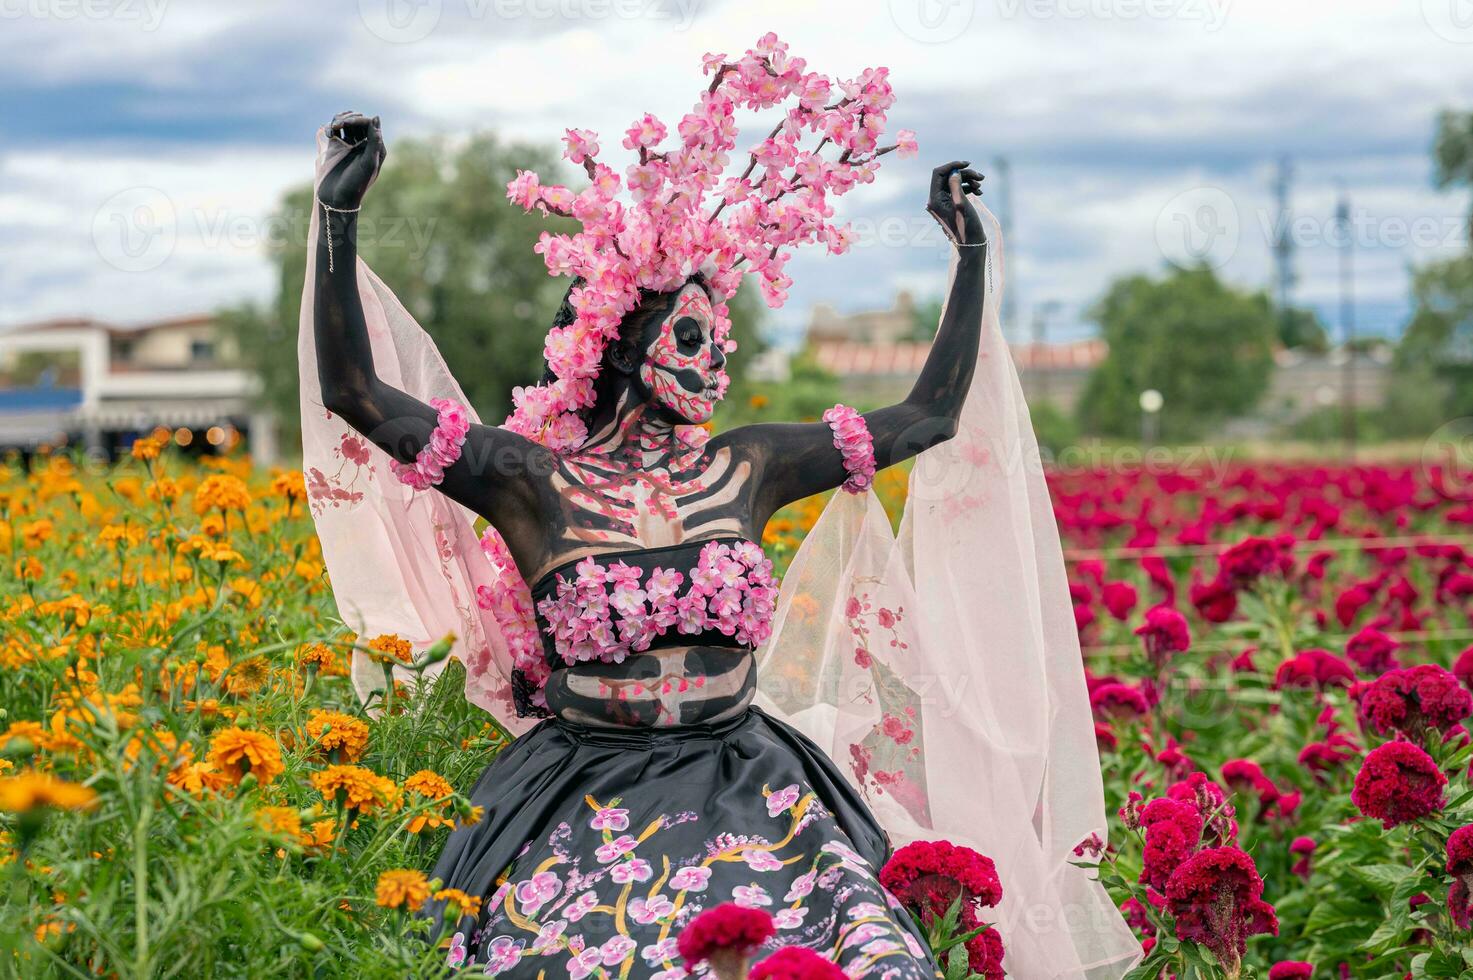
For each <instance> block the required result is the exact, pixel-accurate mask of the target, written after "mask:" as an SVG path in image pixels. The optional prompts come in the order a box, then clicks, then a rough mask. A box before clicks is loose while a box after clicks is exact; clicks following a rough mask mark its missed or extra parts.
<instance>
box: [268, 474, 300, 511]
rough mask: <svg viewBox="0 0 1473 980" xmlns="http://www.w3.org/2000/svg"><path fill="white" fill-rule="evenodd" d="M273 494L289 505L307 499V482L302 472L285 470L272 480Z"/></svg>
mask: <svg viewBox="0 0 1473 980" xmlns="http://www.w3.org/2000/svg"><path fill="white" fill-rule="evenodd" d="M271 492H272V493H274V494H276V495H277V496H278V497H285V498H286V499H287V502H288V503H294V502H296V501H298V500H305V499H307V481H306V479H305V478H304V477H303V476H302V471H301V470H284V471H282V472H280V473H277V474H276V476H274V477H272V479H271Z"/></svg>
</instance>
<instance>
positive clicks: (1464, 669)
mask: <svg viewBox="0 0 1473 980" xmlns="http://www.w3.org/2000/svg"><path fill="white" fill-rule="evenodd" d="M1453 676H1454V677H1456V678H1457V679H1458V680H1460V681H1462V682H1463V686H1464V687H1466V688H1468V689H1469V690H1473V647H1469V648H1468V649H1466V650H1464V651H1463V652H1462V653H1460V654H1458V659H1457V660H1455V661H1453Z"/></svg>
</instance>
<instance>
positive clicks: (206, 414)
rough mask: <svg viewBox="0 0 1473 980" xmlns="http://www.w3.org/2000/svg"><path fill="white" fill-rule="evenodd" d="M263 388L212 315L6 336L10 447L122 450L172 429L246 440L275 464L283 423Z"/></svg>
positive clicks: (3, 436)
mask: <svg viewBox="0 0 1473 980" xmlns="http://www.w3.org/2000/svg"><path fill="white" fill-rule="evenodd" d="M259 388H260V383H259V380H258V379H257V378H256V376H255V375H254V374H253V373H252V372H251V371H249V370H246V369H245V368H242V367H241V366H240V361H239V352H238V351H237V350H236V348H235V345H234V344H233V342H232V340H231V338H229V337H228V336H225V335H223V333H222V332H221V331H220V329H219V328H218V326H217V324H216V323H215V321H214V319H213V318H212V317H209V316H193V317H184V318H180V319H172V320H163V321H157V322H152V323H143V324H138V325H135V326H130V327H120V326H115V325H112V324H107V323H101V322H99V321H96V320H90V319H62V320H49V321H45V322H41V323H34V324H27V325H24V326H20V327H16V328H13V329H11V330H9V331H6V332H4V333H0V448H5V449H20V450H27V451H28V450H33V449H35V448H37V447H38V446H42V445H51V446H55V445H58V444H61V443H69V444H76V443H79V442H80V443H82V444H84V445H85V446H87V447H88V448H89V449H93V450H100V451H103V452H107V453H109V454H116V453H119V452H122V451H124V450H126V449H127V448H128V447H129V446H130V445H131V444H132V442H133V440H134V439H135V438H137V437H138V436H140V435H146V434H148V433H149V432H152V431H153V430H155V429H158V428H165V429H168V430H170V431H171V432H174V433H175V435H176V441H177V442H179V443H180V444H181V445H184V446H190V445H193V446H197V447H217V446H221V445H224V444H227V443H229V442H233V441H235V440H237V439H239V438H245V439H246V440H248V442H249V445H250V448H251V452H252V455H254V456H255V457H256V458H257V459H259V460H262V461H270V460H272V459H274V457H275V455H276V430H275V425H274V421H273V420H272V418H271V416H270V415H269V413H266V412H264V411H262V410H260V409H259V408H256V407H254V399H255V395H256V394H257V392H258V391H259Z"/></svg>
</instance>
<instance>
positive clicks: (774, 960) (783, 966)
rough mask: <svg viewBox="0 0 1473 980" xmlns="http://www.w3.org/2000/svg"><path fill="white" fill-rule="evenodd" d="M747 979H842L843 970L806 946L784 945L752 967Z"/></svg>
mask: <svg viewBox="0 0 1473 980" xmlns="http://www.w3.org/2000/svg"><path fill="white" fill-rule="evenodd" d="M747 980H844V971H843V970H841V969H839V967H838V966H837V965H835V964H834V962H833V961H832V960H829V959H827V958H826V957H823V956H820V955H819V954H818V953H815V952H814V951H813V950H811V949H808V948H807V947H804V946H784V947H783V948H782V949H780V950H778V951H777V952H776V953H773V954H772V955H771V956H769V957H767V958H766V959H764V960H761V961H760V962H758V963H757V965H756V966H754V967H752V972H751V973H749V974H747Z"/></svg>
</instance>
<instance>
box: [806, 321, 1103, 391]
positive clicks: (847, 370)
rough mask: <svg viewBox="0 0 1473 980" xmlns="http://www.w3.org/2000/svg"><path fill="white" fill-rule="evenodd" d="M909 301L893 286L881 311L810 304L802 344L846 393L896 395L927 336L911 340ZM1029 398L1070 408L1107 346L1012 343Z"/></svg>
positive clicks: (910, 378)
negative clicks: (837, 309)
mask: <svg viewBox="0 0 1473 980" xmlns="http://www.w3.org/2000/svg"><path fill="white" fill-rule="evenodd" d="M916 310H917V308H916V304H915V301H914V299H913V298H912V297H911V295H910V294H909V293H907V292H901V293H899V294H897V295H896V297H895V304H894V305H893V306H892V307H891V308H890V309H888V310H878V311H871V312H863V313H854V314H849V315H843V314H840V313H837V312H835V311H834V309H833V308H832V307H829V306H822V305H820V306H816V307H814V310H813V317H812V319H811V320H810V321H809V325H808V333H807V337H806V341H807V349H808V352H809V354H810V356H812V357H813V359H814V361H815V363H817V364H818V366H819V367H821V368H823V369H824V370H826V371H828V372H830V373H832V374H835V375H837V376H838V378H839V383H840V385H841V386H842V389H843V391H844V395H845V397H846V398H848V399H850V400H852V401H855V402H859V403H861V404H883V403H885V402H893V401H898V400H899V399H901V398H904V397H905V396H906V394H907V393H908V392H909V391H910V386H911V384H912V383H914V381H915V379H916V376H917V375H918V374H920V372H921V367H922V366H923V365H924V364H925V363H926V357H927V356H928V355H929V354H930V353H931V343H930V341H920V340H915V339H914V334H915V331H916ZM1011 350H1012V354H1013V360H1014V362H1015V363H1016V364H1017V365H1018V373H1019V374H1020V375H1021V377H1022V380H1023V391H1024V394H1025V395H1027V397H1028V399H1029V400H1030V401H1033V402H1045V401H1047V402H1052V403H1053V404H1054V405H1056V406H1058V407H1059V408H1060V409H1061V410H1063V411H1065V412H1069V411H1073V409H1074V405H1075V403H1076V402H1077V401H1078V400H1079V396H1080V394H1081V393H1082V392H1083V390H1084V384H1085V380H1086V379H1087V378H1088V377H1089V372H1090V371H1091V370H1093V369H1094V367H1095V366H1096V365H1098V364H1099V363H1100V362H1101V361H1103V360H1104V359H1105V354H1106V352H1107V351H1108V350H1109V348H1108V347H1107V346H1106V344H1105V342H1104V341H1103V340H1094V339H1091V340H1080V341H1074V342H1072V343H1065V344H1020V345H1015V346H1013V347H1012V348H1011Z"/></svg>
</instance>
